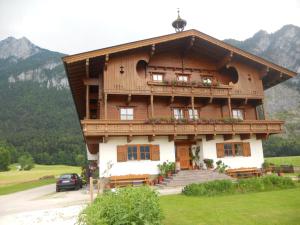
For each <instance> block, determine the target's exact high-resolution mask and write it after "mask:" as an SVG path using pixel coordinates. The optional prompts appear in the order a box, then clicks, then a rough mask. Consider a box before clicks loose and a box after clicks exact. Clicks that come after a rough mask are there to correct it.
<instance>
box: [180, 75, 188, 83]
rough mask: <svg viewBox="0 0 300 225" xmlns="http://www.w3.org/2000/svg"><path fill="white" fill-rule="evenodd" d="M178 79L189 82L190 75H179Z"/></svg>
mask: <svg viewBox="0 0 300 225" xmlns="http://www.w3.org/2000/svg"><path fill="white" fill-rule="evenodd" d="M177 80H178V81H182V82H188V81H189V76H188V75H178V76H177Z"/></svg>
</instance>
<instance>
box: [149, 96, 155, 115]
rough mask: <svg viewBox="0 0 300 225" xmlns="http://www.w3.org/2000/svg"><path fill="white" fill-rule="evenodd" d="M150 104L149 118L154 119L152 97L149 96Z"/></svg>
mask: <svg viewBox="0 0 300 225" xmlns="http://www.w3.org/2000/svg"><path fill="white" fill-rule="evenodd" d="M150 104H151V118H154V106H153V95H151V96H150Z"/></svg>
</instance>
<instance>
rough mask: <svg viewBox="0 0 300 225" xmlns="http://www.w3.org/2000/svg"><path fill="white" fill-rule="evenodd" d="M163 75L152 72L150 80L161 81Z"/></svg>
mask: <svg viewBox="0 0 300 225" xmlns="http://www.w3.org/2000/svg"><path fill="white" fill-rule="evenodd" d="M163 79H164V77H163V75H162V74H157V73H154V74H152V81H154V82H163Z"/></svg>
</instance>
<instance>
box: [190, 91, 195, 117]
mask: <svg viewBox="0 0 300 225" xmlns="http://www.w3.org/2000/svg"><path fill="white" fill-rule="evenodd" d="M191 102H192V111H193V119H195V104H194V96H192V97H191Z"/></svg>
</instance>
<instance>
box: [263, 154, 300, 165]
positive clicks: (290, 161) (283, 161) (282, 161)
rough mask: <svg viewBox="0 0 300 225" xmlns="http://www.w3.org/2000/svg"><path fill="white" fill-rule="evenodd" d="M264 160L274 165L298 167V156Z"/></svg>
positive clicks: (299, 158)
mask: <svg viewBox="0 0 300 225" xmlns="http://www.w3.org/2000/svg"><path fill="white" fill-rule="evenodd" d="M265 160H266V161H267V162H269V163H274V164H275V165H278V166H279V165H293V166H299V167H300V156H285V157H268V158H265Z"/></svg>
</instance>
